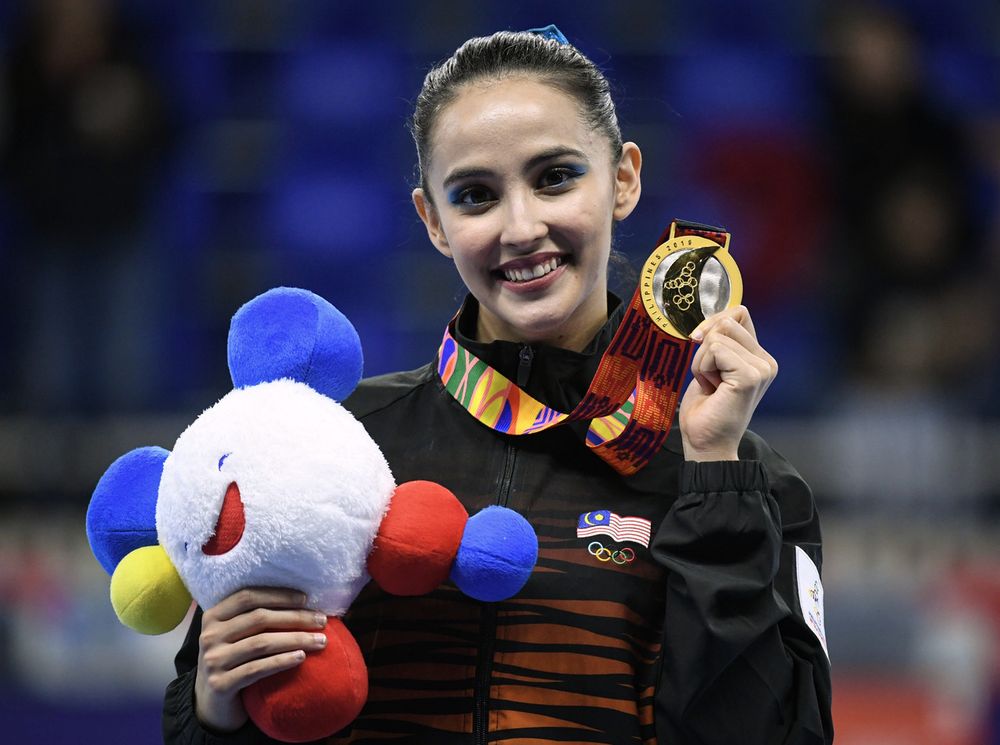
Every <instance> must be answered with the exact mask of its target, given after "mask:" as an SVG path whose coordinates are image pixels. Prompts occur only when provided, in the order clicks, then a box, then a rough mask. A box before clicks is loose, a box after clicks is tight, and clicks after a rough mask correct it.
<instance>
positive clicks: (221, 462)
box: [219, 453, 232, 471]
mask: <svg viewBox="0 0 1000 745" xmlns="http://www.w3.org/2000/svg"><path fill="white" fill-rule="evenodd" d="M230 455H232V453H226V454H225V455H223V456H222V457H221V458H219V470H220V471H221V470H222V464H223V463H225V462H226V458H228V457H229V456H230Z"/></svg>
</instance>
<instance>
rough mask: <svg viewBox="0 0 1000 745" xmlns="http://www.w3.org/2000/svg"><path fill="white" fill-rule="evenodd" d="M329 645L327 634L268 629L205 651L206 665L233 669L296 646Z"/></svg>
mask: <svg viewBox="0 0 1000 745" xmlns="http://www.w3.org/2000/svg"><path fill="white" fill-rule="evenodd" d="M325 646H326V634H321V633H313V632H308V631H280V632H267V633H262V634H255V635H254V636H250V637H247V638H246V639H241V640H240V641H238V642H234V643H232V644H226V645H222V646H219V647H216V648H214V649H211V650H209V651H207V652H205V655H204V658H205V666H206V667H207V669H209V670H233V669H235V668H237V667H239V666H240V665H243V664H245V663H247V662H250V661H251V660H259V659H263V658H265V657H274V656H275V655H279V654H284V653H286V652H294V651H296V650H303V651H305V652H315V651H317V650H320V649H323V647H325Z"/></svg>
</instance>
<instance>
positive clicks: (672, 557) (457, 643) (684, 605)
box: [163, 300, 833, 745]
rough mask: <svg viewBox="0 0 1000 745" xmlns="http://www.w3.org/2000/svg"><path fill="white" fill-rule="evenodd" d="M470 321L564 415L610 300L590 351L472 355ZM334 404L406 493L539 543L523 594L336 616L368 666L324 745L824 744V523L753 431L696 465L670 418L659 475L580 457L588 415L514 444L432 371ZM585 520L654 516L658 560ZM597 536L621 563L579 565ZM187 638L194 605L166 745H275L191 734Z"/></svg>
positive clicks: (375, 604) (375, 605) (600, 345)
mask: <svg viewBox="0 0 1000 745" xmlns="http://www.w3.org/2000/svg"><path fill="white" fill-rule="evenodd" d="M616 302H617V300H616ZM475 313H476V306H475V303H474V301H472V300H469V301H467V303H466V307H465V309H464V310H463V313H462V317H461V319H460V323H459V329H458V332H459V336H458V338H459V341H460V342H461V343H462V344H463V346H465V347H466V348H468V349H470V350H471V351H473V352H474V353H475V354H477V355H478V356H479V357H481V358H482V359H485V360H486V361H487V362H489V363H490V364H491V365H492V366H493V367H495V368H496V369H498V370H499V371H500V372H502V373H504V374H505V375H507V376H508V377H509V378H510V379H512V380H517V381H518V382H519V384H520V385H521V386H522V387H523V388H524V389H525V390H527V391H528V392H529V393H530V394H532V395H533V396H534V397H535V398H538V399H539V400H541V401H543V402H544V403H546V404H548V405H550V406H554V407H555V408H557V409H559V410H562V411H570V410H571V409H572V408H573V406H575V404H576V403H577V402H578V401H579V400H580V398H581V397H582V396H583V393H584V392H585V391H586V389H587V386H588V385H589V382H590V379H591V377H592V376H593V373H594V371H595V369H596V367H597V364H598V361H599V359H600V355H601V353H602V352H603V350H604V349H605V347H606V346H607V345H608V343H609V342H610V340H611V337H612V336H613V334H614V330H615V328H616V327H617V324H618V323H619V322H620V321H621V317H622V314H623V308H622V306H621V305H619V306H618V308H617V309H616V310H615V312H613V313H612V314H611V318H610V319H609V321H608V324H607V325H606V326H605V327H604V328H603V329H602V330H601V332H600V333H599V334H598V336H597V337H596V338H595V339H594V340H593V342H592V343H591V344H590V346H589V347H588V348H587V349H586V350H585V351H584V352H582V353H575V352H569V351H567V350H562V349H555V348H550V347H544V346H539V347H534V348H530V350H529V351H525V347H524V346H523V345H520V344H514V343H510V342H502V341H501V342H494V343H492V344H480V343H478V342H475V341H472V340H471V337H472V335H471V334H470V333H469V332H470V330H472V329H474V328H475ZM346 405H347V407H348V408H349V409H350V410H351V411H353V412H354V414H355V415H356V416H357V417H358V418H359V419H360V420H361V421H362V422H363V423H364V425H365V427H366V428H367V429H368V431H369V432H370V433H371V435H372V437H373V438H374V439H375V441H376V442H377V443H378V444H379V446H380V447H381V448H382V451H383V453H384V454H385V456H386V458H387V460H388V461H389V465H390V466H391V467H392V471H393V474H394V475H395V477H396V480H397V482H398V483H402V482H404V481H409V480H416V479H427V480H432V481H437V482H439V483H441V484H443V485H445V486H446V487H448V488H449V489H451V490H452V491H453V492H454V493H455V494H456V495H457V496H458V497H459V499H461V501H462V502H463V503H464V504H465V506H466V508H467V509H468V510H469V512H470V513H473V512H475V511H477V510H479V509H481V508H483V507H486V506H487V505H491V504H502V505H505V506H507V507H510V508H512V509H515V510H517V511H518V512H520V513H521V514H522V515H524V516H525V517H526V518H527V519H528V520H529V521H530V522H531V524H532V526H533V527H534V529H535V531H536V533H537V535H538V539H539V557H538V564H537V566H536V568H535V570H534V572H533V573H532V576H531V578H530V579H529V580H528V583H527V584H526V585H525V587H524V588H523V589H522V590H521V592H520V593H518V594H517V595H516V596H515V597H513V598H511V599H510V600H508V601H504V602H500V603H480V602H478V601H475V600H472V599H470V598H468V597H466V596H464V595H462V594H461V593H460V592H459V591H458V590H457V589H456V588H455V587H454V586H453V585H451V584H450V583H446V584H445V585H443V586H442V587H441V588H439V589H438V590H436V591H435V592H434V593H432V594H430V595H427V596H423V597H417V598H413V597H409V598H398V597H393V596H389V595H386V594H384V593H383V592H382V591H381V590H380V589H379V588H378V587H377V586H376V585H375V584H374V583H370V584H369V585H368V587H366V589H365V590H364V591H363V592H362V594H361V595H360V596H359V597H358V599H357V600H356V601H355V603H354V605H353V606H352V608H351V610H350V612H349V613H348V616H347V617H346V619H345V620H346V621H347V624H348V626H349V627H350V628H351V629H352V631H353V632H354V634H355V636H356V637H357V639H358V642H359V644H360V646H361V650H362V652H363V653H364V655H365V659H366V661H367V664H368V666H369V684H370V690H369V698H368V703H367V704H366V706H365V708H364V710H363V711H362V713H361V715H360V716H359V717H358V719H357V720H356V721H355V722H354V724H353V725H352V726H350V727H349V728H348V729H347V730H345V731H344V732H342V733H339V734H338V735H336V736H334V737H331V738H329V739H328V740H326V741H325V742H328V743H331V744H332V743H355V744H358V743H375V742H394V743H412V744H416V743H420V744H427V745H431V744H433V745H449V744H454V745H473V744H476V745H478V744H480V743H487V742H502V743H504V744H505V745H534V744H541V743H557V742H558V743H568V742H572V743H616V744H617V743H623V744H624V743H661V744H662V745H670V744H672V743H678V744H684V745H687V744H690V745H696V744H705V745H708V744H712V745H715V744H716V743H718V744H719V745H723V744H725V745H734V744H736V743H748V744H752V745H765V744H766V745H772V744H773V745H778V744H779V743H781V744H785V745H814V744H815V745H819V743H829V742H832V740H833V729H832V723H831V717H830V699H831V687H830V665H829V660H828V658H827V655H826V652H825V651H824V648H823V646H822V645H821V644H820V642H819V639H818V637H817V635H816V634H815V633H814V632H813V631H812V629H811V628H810V627H809V625H807V623H806V622H805V618H804V610H803V609H804V608H806V607H807V605H808V604H804V603H803V602H801V601H800V591H799V589H798V588H797V576H796V574H797V571H798V570H797V566H801V561H802V559H801V558H800V559H799V562H798V563H797V561H796V554H801V552H797V551H796V547H798V548H799V549H801V550H802V551H803V552H805V555H807V556H808V557H809V558H810V559H811V560H812V562H813V563H814V564H815V565H816V566H817V567H821V566H822V553H821V545H820V529H819V520H818V517H817V514H816V509H815V505H814V502H813V498H812V494H811V492H810V490H809V488H808V486H807V485H806V484H805V483H804V482H803V481H802V479H801V478H800V477H799V475H798V474H797V473H796V472H795V470H794V469H793V468H792V467H791V466H790V465H789V464H788V463H787V462H786V461H784V460H783V459H782V458H781V457H780V456H779V455H777V454H776V453H775V452H774V451H773V450H771V449H770V448H769V447H768V446H767V444H766V443H764V442H763V441H762V440H761V439H760V438H759V437H757V436H756V435H754V434H752V433H747V435H746V436H745V437H744V439H743V442H742V443H741V446H740V458H741V460H740V461H737V462H731V463H690V462H685V461H684V458H683V452H682V448H681V440H680V433H679V431H678V429H677V426H676V424H675V426H674V428H673V430H672V431H671V433H670V435H669V437H668V438H667V441H666V443H665V445H664V448H663V450H662V451H661V452H660V453H659V454H658V455H657V456H656V457H654V459H653V460H652V461H651V462H650V464H649V465H648V466H646V468H644V469H643V470H642V471H640V472H639V473H637V474H635V475H634V476H630V477H622V476H620V475H618V474H617V473H616V472H615V471H613V470H612V469H611V468H610V467H609V466H608V465H606V464H605V463H604V462H603V461H602V460H600V459H599V458H598V457H597V456H595V455H593V454H592V453H590V452H588V450H587V448H586V446H585V445H584V444H583V437H584V434H585V431H586V424H585V423H571V424H568V425H564V426H561V427H556V428H554V429H550V430H547V431H545V432H541V433H538V434H533V435H529V436H522V437H513V436H507V435H502V434H499V433H496V432H494V431H493V430H491V429H489V428H487V427H485V426H484V425H482V424H480V423H479V422H478V421H476V420H475V419H474V418H473V417H472V416H471V415H470V414H469V413H467V412H466V411H465V410H464V409H463V408H462V407H461V406H460V405H459V404H458V403H457V402H456V401H454V400H453V399H452V397H451V396H450V394H449V393H448V392H447V391H445V390H444V388H443V386H442V385H441V382H440V380H439V378H438V377H437V374H436V367H435V365H434V364H433V363H432V364H429V365H427V366H425V367H423V368H420V369H418V370H415V371H412V372H406V373H395V374H392V375H387V376H382V377H379V378H373V379H370V380H367V381H365V382H363V383H362V384H361V386H360V387H359V388H358V390H357V391H356V392H355V393H354V394H353V396H352V397H351V398H350V399H349V400H348V401H347V403H346ZM595 510H609V511H611V512H614V513H616V514H618V515H620V516H622V517H626V516H629V517H642V518H645V519H648V520H650V521H651V523H652V540H651V542H650V545H649V547H648V548H646V547H643V546H641V545H639V544H637V543H634V542H628V543H622V544H619V543H616V542H615V541H614V539H613V538H611V537H610V536H596V537H588V538H578V537H577V533H576V530H577V524H578V521H579V519H580V516H581V515H582V514H583V513H587V512H591V511H595ZM428 519H432V518H430V517H429V518H428ZM595 541H596V542H598V543H600V544H601V545H602V546H604V547H606V548H607V549H608V550H609V552H612V553H613V552H615V551H620V550H621V549H624V548H626V547H627V548H630V549H632V550H633V551H632V553H630V552H628V551H624V552H622V553H618V554H616V561H610V560H609V561H601V560H599V558H597V557H596V556H595V555H594V554H593V553H591V552H590V551H588V547H591V544H593V543H594V542H595ZM592 548H594V550H595V551H598V552H599V553H600V554H601V556H602V557H605V558H607V556H608V553H606V552H601V551H599V549H597V548H596V547H592ZM633 553H634V557H633V555H632V554H633ZM625 559H631V561H625ZM814 611H815V612H818V609H814ZM199 630H200V613H199V614H198V615H197V616H196V618H195V620H194V622H193V624H192V627H191V630H190V632H189V634H188V637H187V640H186V642H185V644H184V646H183V648H182V649H181V650H180V652H179V653H178V655H177V672H178V677H177V679H176V680H174V681H173V682H172V683H171V684H170V686H169V687H168V689H167V697H166V702H165V708H164V720H163V725H164V741H165V743H167V745H181V744H184V745H215V744H216V743H271V742H273V741H272V740H270V739H268V738H267V737H265V736H264V735H262V734H261V733H260V732H258V731H257V730H256V728H255V727H254V726H253V725H252V724H251V723H248V724H247V725H245V726H244V727H243V728H242V729H240V730H239V731H237V732H235V733H231V734H226V735H217V734H213V733H210V732H208V731H207V730H205V729H204V728H202V727H201V726H200V725H199V723H198V722H197V719H196V717H195V715H194V706H193V689H194V675H195V669H196V666H197V654H198V648H197V645H198V633H199Z"/></svg>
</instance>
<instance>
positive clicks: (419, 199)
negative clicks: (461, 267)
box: [411, 188, 452, 259]
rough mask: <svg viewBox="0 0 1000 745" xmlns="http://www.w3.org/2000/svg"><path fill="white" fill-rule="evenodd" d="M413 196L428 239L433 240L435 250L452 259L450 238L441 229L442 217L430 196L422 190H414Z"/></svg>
mask: <svg viewBox="0 0 1000 745" xmlns="http://www.w3.org/2000/svg"><path fill="white" fill-rule="evenodd" d="M411 196H412V197H413V206H414V208H416V210H417V214H418V215H420V220H421V221H422V222H423V223H424V227H425V228H427V237H428V238H430V239H431V243H433V244H434V248H436V249H437V250H438V251H440V252H441V253H443V254H444V255H445V256H447V257H448V258H449V259H450V258H452V255H451V247H450V246H449V245H448V237H447V236H446V235H445V234H444V230H443V229H442V227H441V217H440V215H438V211H437V208H436V207H435V206H434V203H433V202H432V201H431V198H430V196H429V195H428V194H427V193H426V192H425V191H424V190H423V189H420V188H417V189H414V190H413V194H412V195H411Z"/></svg>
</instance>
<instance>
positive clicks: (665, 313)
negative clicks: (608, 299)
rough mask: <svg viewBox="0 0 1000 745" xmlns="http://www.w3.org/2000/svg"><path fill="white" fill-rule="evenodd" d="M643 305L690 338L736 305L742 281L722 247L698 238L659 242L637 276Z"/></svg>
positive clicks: (658, 321) (676, 334)
mask: <svg viewBox="0 0 1000 745" xmlns="http://www.w3.org/2000/svg"><path fill="white" fill-rule="evenodd" d="M640 283H641V286H640V292H641V294H642V301H643V306H644V307H645V308H646V312H647V313H649V316H650V318H651V319H652V321H653V323H655V324H656V325H657V326H658V327H659V328H661V329H662V330H663V331H665V332H667V333H668V334H670V335H671V336H674V337H677V338H679V339H687V338H689V336H690V334H691V332H692V331H694V329H695V327H697V326H698V324H700V323H701V322H702V321H704V320H705V319H706V318H708V317H709V316H711V315H714V314H715V313H718V312H719V311H722V310H725V309H726V308H729V307H732V306H734V305H737V304H739V302H740V301H741V300H742V296H743V283H742V280H741V279H740V273H739V269H738V268H737V267H736V262H735V261H733V259H732V257H731V256H730V255H729V252H728V251H727V250H726V247H725V246H720V245H719V244H718V243H715V242H714V241H712V240H710V239H708V238H705V237H702V236H683V237H681V238H675V239H671V240H668V241H667V242H666V243H664V244H662V245H660V246H658V247H657V248H656V250H655V251H653V254H652V255H651V256H650V257H649V259H648V260H647V261H646V265H645V267H644V268H643V272H642V278H641V280H640Z"/></svg>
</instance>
